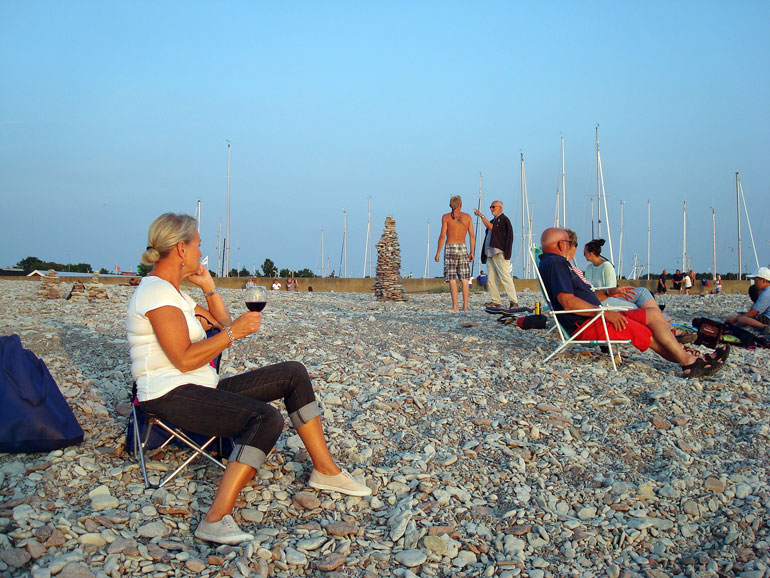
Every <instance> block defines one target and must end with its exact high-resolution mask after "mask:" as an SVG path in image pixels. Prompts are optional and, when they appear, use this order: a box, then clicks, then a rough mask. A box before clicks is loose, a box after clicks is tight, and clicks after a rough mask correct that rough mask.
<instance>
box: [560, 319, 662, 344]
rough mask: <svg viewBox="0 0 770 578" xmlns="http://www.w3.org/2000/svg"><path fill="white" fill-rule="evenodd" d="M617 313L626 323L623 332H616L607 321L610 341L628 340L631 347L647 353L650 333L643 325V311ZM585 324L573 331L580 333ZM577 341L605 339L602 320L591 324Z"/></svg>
mask: <svg viewBox="0 0 770 578" xmlns="http://www.w3.org/2000/svg"><path fill="white" fill-rule="evenodd" d="M617 313H620V314H621V315H622V316H623V317H625V318H626V321H627V322H628V323H627V324H626V328H625V329H624V330H623V331H618V330H617V329H615V328H614V327H613V326H612V324H611V323H610V322H609V321H608V322H607V333H609V337H610V339H611V340H612V341H615V340H622V339H630V340H631V345H633V346H634V347H636V348H637V349H638V350H639V351H647V350H648V349H649V348H650V343H652V331H650V330H649V329H647V326H646V325H645V323H646V322H647V312H646V311H645V310H644V309H629V310H626V311H617ZM586 323H588V322H586ZM586 323H583V324H581V325H578V327H577V329H575V333H577V332H578V331H580V328H581V327H583V326H584V325H586ZM573 335H574V333H573ZM578 339H579V340H581V341H590V340H596V341H601V340H602V339H607V336H606V335H605V333H604V326H603V325H602V320H601V319H597V320H596V321H594V322H593V323H591V325H589V326H588V327H587V328H586V330H585V331H583V333H581V334H580V335H579V336H578Z"/></svg>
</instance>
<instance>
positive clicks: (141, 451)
mask: <svg viewBox="0 0 770 578" xmlns="http://www.w3.org/2000/svg"><path fill="white" fill-rule="evenodd" d="M216 333H218V330H216V329H211V330H209V331H208V332H206V335H207V337H211V336H212V335H215V334H216ZM221 357H222V356H221V354H220V355H219V356H217V358H216V359H214V360H213V361H212V365H213V366H214V368H215V369H216V370H217V372H218V371H219V363H220V361H221ZM131 400H132V403H131V423H130V424H129V427H131V428H133V434H134V435H133V438H134V439H133V450H134V454H135V455H137V454H138V456H139V466H140V468H141V470H142V477H143V478H144V487H145V489H149V488H150V487H155V488H162V487H163V486H165V485H166V484H167V483H168V482H170V481H171V480H173V479H174V478H175V477H176V476H177V475H179V474H180V473H181V472H182V471H183V470H184V469H185V468H186V467H187V466H188V465H189V464H190V463H191V462H192V461H193V460H194V459H195V458H197V457H198V456H201V457H204V458H206V459H208V460H209V461H210V462H211V463H213V464H215V465H216V466H218V467H220V468H222V469H223V470H224V469H225V464H223V463H222V461H221V460H218V459H217V458H215V457H214V456H213V455H212V454H211V453H209V451H207V450H208V448H209V447H210V446H211V445H212V444H213V443H214V442H216V441H219V444H218V445H219V453H220V455H221V454H222V440H221V439H220V438H217V436H211V437H210V438H208V439H206V436H203V437H201V436H200V435H198V434H193V433H191V432H188V431H185V430H183V429H182V428H180V427H177V426H175V425H174V424H172V423H168V422H164V421H163V420H162V419H161V418H159V417H158V416H157V415H155V414H152V413H150V412H148V411H146V410H143V409H142V408H141V407H140V406H139V401H138V399H137V396H136V382H134V385H133V388H132V391H131ZM142 422H144V423H146V424H147V428H146V430H145V432H144V436H142V434H141V429H142V428H141V425H142ZM155 426H157V427H158V428H159V429H160V430H162V432H161V439H162V437H163V436H167V437H166V439H165V441H163V442H162V443H159V445H157V444H158V442H157V440H156V439H155V438H157V436H155V438H153V437H152V433H153V431H154V427H155ZM155 431H157V430H155ZM193 438H196V439H197V440H198V441H196V439H193ZM153 442H155V443H153ZM174 443H175V444H176V445H181V446H183V447H187V448H189V449H191V450H192V452H193V453H192V455H190V457H188V458H187V459H186V460H185V461H184V462H182V463H181V464H180V465H179V466H178V467H177V468H176V469H174V470H173V471H172V472H171V473H170V474H168V475H167V476H166V477H164V478H163V480H161V481H160V483H158V485H157V486H153V485H152V484H151V483H150V480H149V477H148V476H147V464H146V457H145V456H147V455H148V454H147V452H148V451H149V450H150V446H153V448H152V451H160V450H162V449H165V448H166V447H168V446H169V445H171V444H174Z"/></svg>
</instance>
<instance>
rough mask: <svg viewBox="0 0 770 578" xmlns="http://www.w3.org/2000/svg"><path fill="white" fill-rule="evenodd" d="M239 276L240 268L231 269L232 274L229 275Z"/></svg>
mask: <svg viewBox="0 0 770 578" xmlns="http://www.w3.org/2000/svg"><path fill="white" fill-rule="evenodd" d="M237 276H238V269H236V268H235V267H233V268H232V269H230V274H229V275H228V277H237Z"/></svg>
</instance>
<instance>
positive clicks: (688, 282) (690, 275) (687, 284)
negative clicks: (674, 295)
mask: <svg viewBox="0 0 770 578" xmlns="http://www.w3.org/2000/svg"><path fill="white" fill-rule="evenodd" d="M694 281H695V272H694V271H693V270H692V269H690V270H689V271H688V272H687V273H685V274H684V278H683V279H682V282H683V285H684V293H685V295H689V294H690V290H691V289H692V285H693V282H694Z"/></svg>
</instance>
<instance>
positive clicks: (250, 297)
mask: <svg viewBox="0 0 770 578" xmlns="http://www.w3.org/2000/svg"><path fill="white" fill-rule="evenodd" d="M243 300H244V301H245V302H246V308H247V309H248V310H249V311H262V310H263V309H264V308H265V305H267V288H266V287H265V286H264V285H247V286H246V289H245V292H244V296H243Z"/></svg>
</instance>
